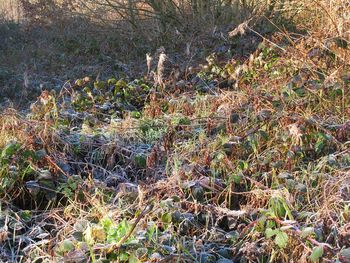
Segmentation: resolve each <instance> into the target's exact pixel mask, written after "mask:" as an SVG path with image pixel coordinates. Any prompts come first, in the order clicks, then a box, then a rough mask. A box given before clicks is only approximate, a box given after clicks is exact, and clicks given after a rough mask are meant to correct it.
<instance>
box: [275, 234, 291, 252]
mask: <svg viewBox="0 0 350 263" xmlns="http://www.w3.org/2000/svg"><path fill="white" fill-rule="evenodd" d="M275 243H276V245H278V246H279V247H280V248H285V247H286V246H287V245H288V235H287V234H286V233H285V232H282V231H279V232H278V233H277V234H276V237H275Z"/></svg>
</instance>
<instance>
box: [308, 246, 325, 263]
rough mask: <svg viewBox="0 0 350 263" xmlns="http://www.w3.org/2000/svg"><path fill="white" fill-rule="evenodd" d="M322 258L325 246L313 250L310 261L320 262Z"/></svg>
mask: <svg viewBox="0 0 350 263" xmlns="http://www.w3.org/2000/svg"><path fill="white" fill-rule="evenodd" d="M322 256H323V246H318V247H315V248H314V249H313V250H312V253H311V256H310V259H311V261H312V262H318V261H319V259H320V258H321V257H322Z"/></svg>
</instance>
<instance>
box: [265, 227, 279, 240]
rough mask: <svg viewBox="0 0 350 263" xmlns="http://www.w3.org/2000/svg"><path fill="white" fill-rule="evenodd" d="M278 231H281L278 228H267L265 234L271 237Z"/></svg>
mask: <svg viewBox="0 0 350 263" xmlns="http://www.w3.org/2000/svg"><path fill="white" fill-rule="evenodd" d="M278 232H280V231H279V230H278V229H271V228H267V229H266V230H265V236H266V238H271V237H273V236H274V235H276V234H277V233H278Z"/></svg>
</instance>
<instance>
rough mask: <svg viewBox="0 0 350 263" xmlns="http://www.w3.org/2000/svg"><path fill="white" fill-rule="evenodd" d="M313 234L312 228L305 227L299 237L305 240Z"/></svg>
mask: <svg viewBox="0 0 350 263" xmlns="http://www.w3.org/2000/svg"><path fill="white" fill-rule="evenodd" d="M314 233H315V230H314V228H313V227H305V228H304V229H303V231H302V232H301V237H302V238H306V237H308V236H311V235H312V234H314Z"/></svg>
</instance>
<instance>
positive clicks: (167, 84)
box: [0, 1, 350, 263]
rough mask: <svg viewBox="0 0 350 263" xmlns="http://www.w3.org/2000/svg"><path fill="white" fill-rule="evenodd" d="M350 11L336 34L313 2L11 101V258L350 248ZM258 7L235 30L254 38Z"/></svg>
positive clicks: (6, 236) (1, 254)
mask: <svg viewBox="0 0 350 263" xmlns="http://www.w3.org/2000/svg"><path fill="white" fill-rule="evenodd" d="M312 4H315V5H316V6H318V7H319V8H321V9H322V8H328V7H327V6H321V7H320V6H319V4H317V3H315V2H312V3H311V4H310V5H312ZM321 4H324V3H323V1H322V3H321ZM315 10H316V9H315ZM326 10H328V9H326ZM337 12H340V11H339V10H335V12H334V13H330V12H327V16H328V18H329V20H327V19H325V17H323V18H324V19H325V20H323V23H324V25H326V24H327V23H326V22H329V23H330V24H327V25H329V27H330V28H331V27H332V26H336V27H337V29H335V28H333V29H334V31H333V32H330V31H328V29H329V28H326V30H325V31H322V32H324V34H328V35H327V36H325V35H321V34H320V32H321V31H320V30H321V29H320V28H319V27H317V26H315V25H314V27H313V28H314V31H311V30H310V29H307V28H306V25H307V26H310V25H311V24H312V22H314V21H310V20H308V19H307V17H305V23H304V24H301V25H299V27H300V28H299V29H298V30H299V31H298V33H295V32H294V33H288V32H287V31H286V30H284V29H282V28H279V30H278V32H275V33H273V34H271V32H270V33H269V34H268V35H265V36H262V35H260V38H259V42H260V44H259V45H256V49H254V50H252V52H249V53H250V54H249V55H248V56H245V55H242V54H237V53H234V55H233V53H232V51H231V50H230V49H228V50H224V51H218V52H213V53H212V54H209V55H208V56H207V57H206V59H203V62H202V64H200V65H199V66H195V67H188V65H187V67H184V68H183V67H181V65H180V67H179V65H174V64H172V65H170V66H169V67H167V65H163V64H162V63H160V62H158V65H157V66H154V65H150V68H149V69H148V74H145V75H143V74H140V75H139V76H138V77H134V78H131V77H130V76H126V75H123V74H122V75H120V74H116V75H115V76H111V77H104V76H102V77H101V76H98V77H95V76H86V77H85V76H84V75H82V76H81V77H80V78H78V79H76V80H74V81H67V82H66V83H65V84H64V86H63V87H62V88H61V89H60V90H57V89H51V90H44V91H43V92H41V95H40V96H39V97H38V98H37V100H36V101H35V102H33V103H32V104H31V106H30V109H29V110H27V111H21V112H19V111H16V110H14V109H11V108H7V109H4V110H3V111H2V112H1V116H0V185H1V187H0V200H1V202H0V204H1V206H0V211H1V213H0V226H1V228H0V245H1V246H0V258H1V261H2V262H24V261H25V262H166V261H170V262H220V263H225V262H342V263H343V262H349V261H350V242H349V241H350V232H349V231H350V203H349V201H350V189H349V183H350V170H349V167H350V150H349V149H350V147H349V143H350V120H349V117H350V76H349V72H350V65H349V63H348V59H349V35H348V33H349V32H348V31H346V30H348V27H347V26H348V25H347V24H346V23H344V24H342V27H341V28H338V25H340V22H339V23H338V24H337V25H334V23H333V20H334V19H335V17H333V15H334V14H338V13H337ZM342 14H343V13H342ZM298 16H300V14H298ZM297 18H298V17H297V16H296V17H295V19H297ZM339 21H340V20H339ZM259 22H260V20H259V19H256V18H253V19H252V20H251V21H249V22H247V23H243V24H241V25H239V26H238V28H236V29H237V30H236V29H235V30H233V31H231V34H230V35H231V37H232V38H233V39H232V40H230V41H232V43H242V45H243V44H244V43H243V42H239V41H242V39H244V40H247V39H248V40H249V39H251V40H252V41H255V40H256V39H255V37H249V33H247V32H250V33H252V31H255V30H254V28H255V27H254V26H255V25H254V24H255V23H259ZM270 22H271V23H273V21H270ZM249 23H252V24H251V25H250V24H249ZM274 26H275V27H277V26H278V25H274ZM303 26H305V27H304V28H303ZM249 30H250V31H249ZM305 30H306V31H305ZM307 30H309V31H307ZM341 31H342V32H341ZM301 32H302V33H303V34H302V33H301ZM255 33H256V34H260V33H259V32H256V31H255ZM331 33H332V34H333V35H331ZM160 54H161V55H160V57H162V56H163V55H164V53H162V51H160ZM158 55H159V54H158ZM170 56H171V55H169V57H170ZM155 59H156V57H155ZM153 64H155V63H153ZM144 72H146V70H144Z"/></svg>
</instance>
